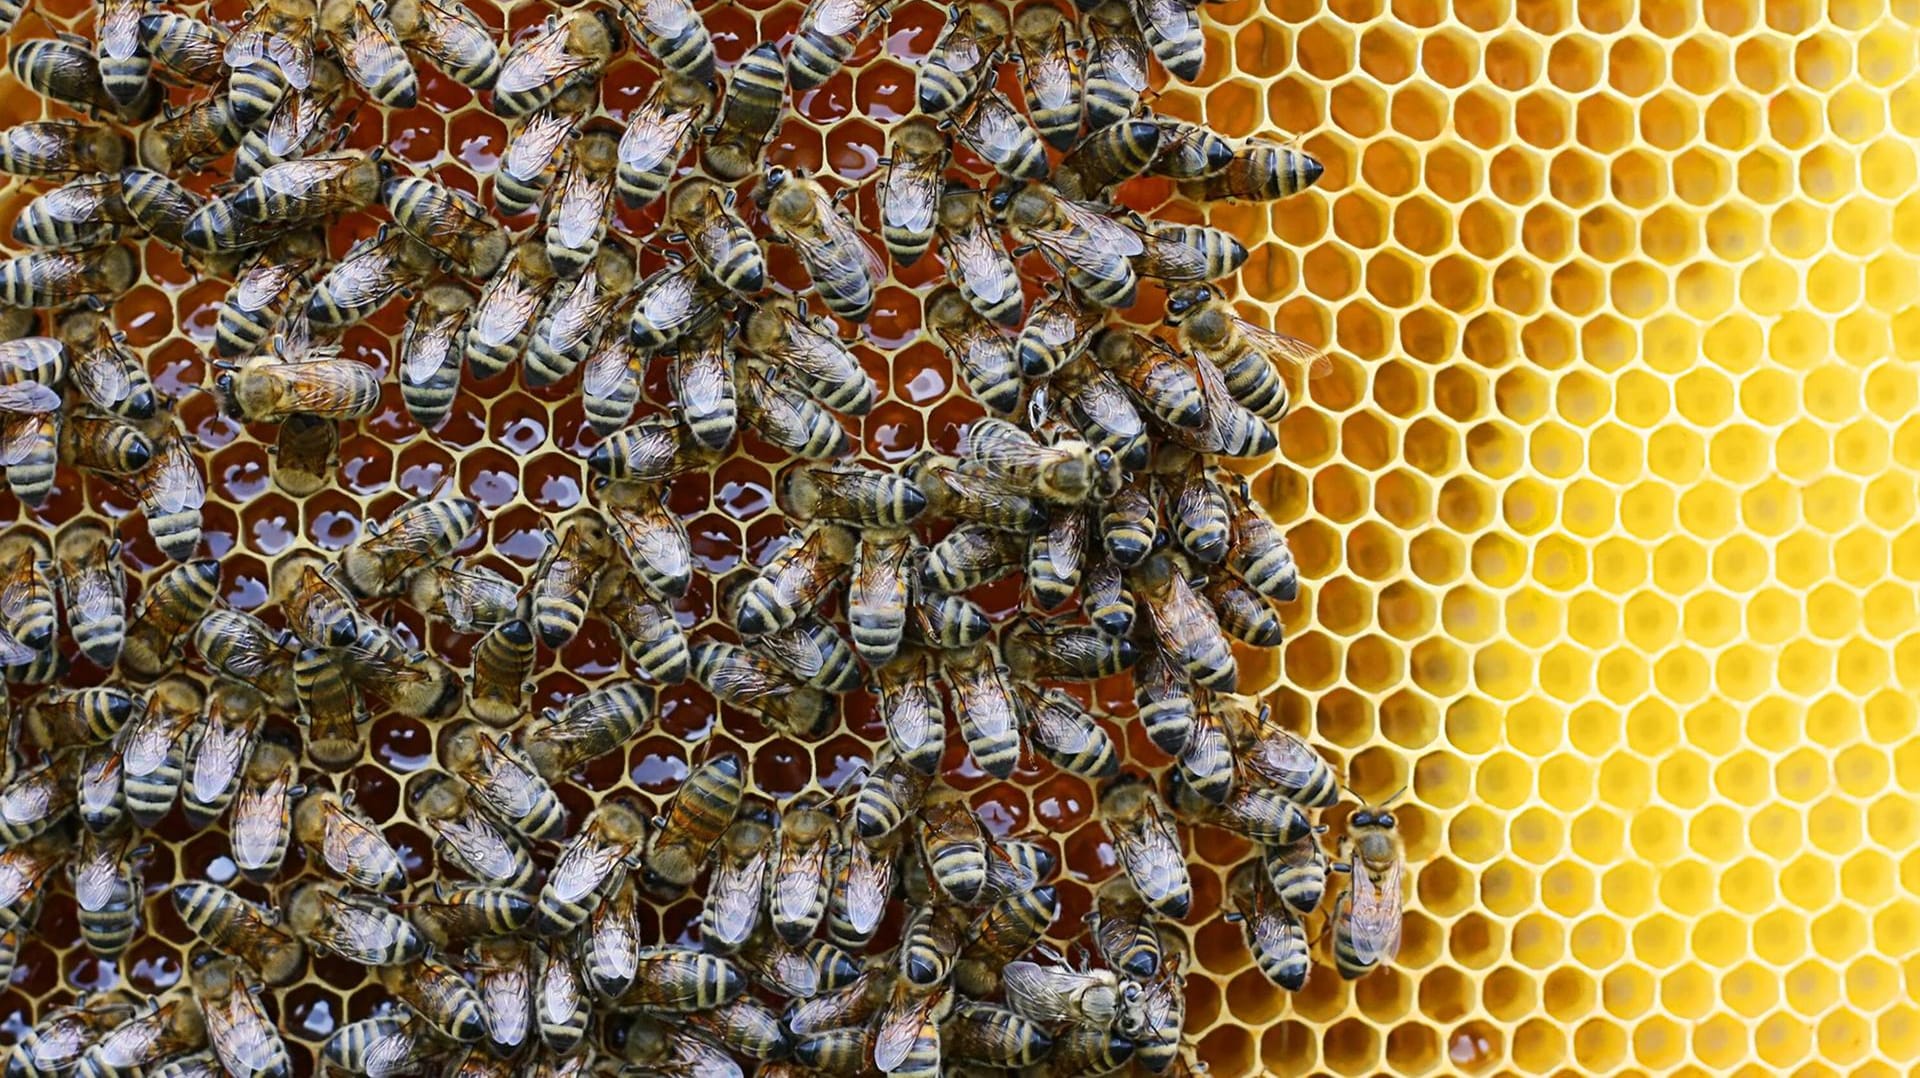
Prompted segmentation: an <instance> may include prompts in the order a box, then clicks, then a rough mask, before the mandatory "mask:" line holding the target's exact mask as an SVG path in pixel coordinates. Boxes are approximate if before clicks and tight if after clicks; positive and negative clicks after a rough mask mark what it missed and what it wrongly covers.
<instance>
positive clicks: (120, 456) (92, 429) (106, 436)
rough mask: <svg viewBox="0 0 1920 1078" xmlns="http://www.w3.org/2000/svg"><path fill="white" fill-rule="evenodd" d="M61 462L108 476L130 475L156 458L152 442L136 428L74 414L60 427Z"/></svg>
mask: <svg viewBox="0 0 1920 1078" xmlns="http://www.w3.org/2000/svg"><path fill="white" fill-rule="evenodd" d="M60 433H61V441H60V453H61V457H62V459H65V460H66V461H67V462H68V463H70V464H72V465H73V466H74V467H76V468H84V469H86V470H88V471H93V472H100V473H102V474H105V475H130V474H132V473H134V472H138V471H140V470H141V469H142V468H145V467H146V466H147V462H148V461H150V460H152V459H153V440H152V439H151V438H148V437H147V436H146V435H144V434H142V433H140V431H139V430H137V429H135V428H134V427H131V426H128V425H127V424H125V423H122V422H120V421H119V420H116V419H109V418H107V417H105V416H98V415H74V416H69V417H68V418H67V421H66V422H65V423H63V424H61V425H60Z"/></svg>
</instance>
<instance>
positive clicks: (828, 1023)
mask: <svg viewBox="0 0 1920 1078" xmlns="http://www.w3.org/2000/svg"><path fill="white" fill-rule="evenodd" d="M893 982H894V975H893V970H892V969H891V968H890V964H885V963H875V962H869V963H867V964H866V965H865V968H863V969H861V970H860V971H859V972H858V975H857V976H855V977H853V978H852V979H850V980H848V981H847V982H846V983H845V984H842V985H839V986H837V987H835V988H831V989H828V990H826V991H821V990H820V988H819V986H818V985H815V986H813V990H812V991H810V992H807V993H804V994H794V1002H793V1005H792V1006H790V1007H788V1008H787V1013H786V1024H787V1028H788V1030H790V1031H791V1032H792V1033H793V1035H794V1036H796V1037H805V1036H808V1035H810V1034H814V1033H819V1032H821V1031H823V1030H832V1029H850V1028H852V1027H855V1026H862V1025H866V1024H867V1023H869V1022H870V1021H872V1019H873V1017H874V1015H876V1014H878V1013H879V1011H880V1008H881V1007H882V1006H883V1005H885V1004H886V1002H887V999H888V997H889V996H890V995H892V989H893ZM789 994H791V993H789Z"/></svg>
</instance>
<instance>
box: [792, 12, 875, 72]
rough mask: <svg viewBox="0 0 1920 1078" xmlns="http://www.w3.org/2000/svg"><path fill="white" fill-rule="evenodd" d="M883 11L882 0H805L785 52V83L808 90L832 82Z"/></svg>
mask: <svg viewBox="0 0 1920 1078" xmlns="http://www.w3.org/2000/svg"><path fill="white" fill-rule="evenodd" d="M886 10H887V8H886V4H885V3H884V0H807V7H806V10H805V11H803V12H802V13H801V15H800V25H799V26H798V27H797V28H796V29H795V31H794V38H793V46H792V48H790V49H789V50H788V51H787V81H788V82H789V83H791V84H792V85H793V88H794V89H796V90H811V89H813V88H814V87H816V86H819V85H821V84H822V83H824V82H826V81H827V80H828V79H830V78H832V77H833V76H834V74H835V73H836V72H838V71H839V70H840V68H841V66H842V65H844V64H845V63H846V62H847V58H848V57H850V56H852V55H853V49H854V46H855V45H858V44H859V43H860V39H861V38H863V37H865V36H866V34H867V31H868V30H869V29H871V28H872V25H873V23H874V22H875V21H876V19H879V20H884V19H885V18H886Z"/></svg>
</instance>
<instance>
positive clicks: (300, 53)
mask: <svg viewBox="0 0 1920 1078" xmlns="http://www.w3.org/2000/svg"><path fill="white" fill-rule="evenodd" d="M272 18H273V12H272V9H271V6H270V5H262V7H261V9H260V12H259V13H258V14H256V15H255V16H254V17H253V19H252V21H250V22H248V23H247V25H245V26H243V27H241V28H240V29H239V30H236V31H234V34H233V36H232V37H230V38H228V39H227V46H226V49H225V51H224V53H223V55H224V56H225V58H226V61H227V66H228V67H244V66H246V65H247V64H248V63H250V62H251V61H254V60H259V59H267V60H272V61H273V62H274V63H275V64H276V65H278V66H279V68H280V72H281V74H283V75H285V76H286V77H287V84H288V85H289V86H292V87H293V88H294V89H296V90H304V89H306V88H307V87H308V86H310V85H312V84H313V42H312V40H311V39H310V38H309V37H308V36H307V34H303V33H295V34H292V35H287V34H281V33H279V32H277V31H276V30H275V29H274V28H273V26H272V23H271V19H272ZM308 29H309V31H310V30H311V28H310V27H309V28H308Z"/></svg>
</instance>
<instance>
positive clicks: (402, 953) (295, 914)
mask: <svg viewBox="0 0 1920 1078" xmlns="http://www.w3.org/2000/svg"><path fill="white" fill-rule="evenodd" d="M286 910H287V928H288V930H290V931H291V932H292V933H293V934H294V935H295V936H298V937H300V938H301V939H303V940H305V941H306V942H307V943H308V944H309V945H311V946H314V947H318V948H320V949H321V950H324V951H329V952H332V953H333V954H335V955H338V956H340V957H341V958H344V959H346V960H347V961H349V962H358V963H359V964H361V965H363V966H398V965H401V964H403V963H406V962H411V961H413V960H414V959H416V958H419V957H420V956H421V954H423V953H424V952H425V951H426V940H424V939H423V938H421V935H420V933H419V932H418V931H417V930H416V929H415V928H414V927H413V926H412V925H411V924H408V923H407V920H406V918H404V917H401V916H400V915H398V914H396V913H393V912H391V911H389V910H388V909H387V908H386V907H385V906H382V905H379V904H378V903H377V902H376V901H375V900H374V899H371V898H361V897H359V896H357V895H353V894H350V893H348V892H345V891H342V890H341V889H339V888H338V887H334V886H331V885H329V884H324V883H319V882H313V883H306V884H302V885H301V886H300V887H298V888H296V889H295V890H294V892H293V894H292V896H291V897H289V898H288V899H287V905H286Z"/></svg>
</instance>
